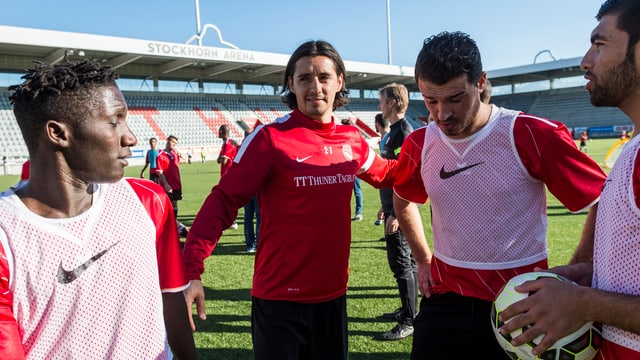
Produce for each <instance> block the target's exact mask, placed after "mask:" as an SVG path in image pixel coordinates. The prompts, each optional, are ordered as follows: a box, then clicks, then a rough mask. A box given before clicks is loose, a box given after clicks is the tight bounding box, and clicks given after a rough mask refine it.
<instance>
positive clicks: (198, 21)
mask: <svg viewBox="0 0 640 360" xmlns="http://www.w3.org/2000/svg"><path fill="white" fill-rule="evenodd" d="M195 2H196V35H198V45H200V46H202V37H200V31H201V28H200V0H195Z"/></svg>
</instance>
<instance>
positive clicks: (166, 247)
mask: <svg viewBox="0 0 640 360" xmlns="http://www.w3.org/2000/svg"><path fill="white" fill-rule="evenodd" d="M127 181H128V182H129V184H130V185H131V187H132V188H133V190H134V191H135V192H136V194H137V195H138V198H139V199H140V201H141V202H142V205H144V207H145V209H146V210H147V213H148V214H149V217H150V218H151V219H152V220H153V222H154V224H155V225H156V256H157V258H158V275H159V278H160V288H161V289H162V290H163V291H166V292H175V291H181V290H183V289H184V288H185V287H186V286H187V284H188V282H189V281H188V280H187V278H186V276H185V269H184V263H183V260H182V252H181V250H180V236H179V235H178V228H177V226H176V219H175V217H174V215H173V208H172V206H171V201H170V200H169V197H168V196H167V194H166V193H165V192H164V190H163V189H162V187H161V186H160V185H158V184H156V183H154V182H152V181H149V180H143V179H133V178H130V179H127Z"/></svg>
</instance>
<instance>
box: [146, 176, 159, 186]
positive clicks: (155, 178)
mask: <svg viewBox="0 0 640 360" xmlns="http://www.w3.org/2000/svg"><path fill="white" fill-rule="evenodd" d="M149 180H151V181H153V182H154V183H156V184H160V176H158V174H149Z"/></svg>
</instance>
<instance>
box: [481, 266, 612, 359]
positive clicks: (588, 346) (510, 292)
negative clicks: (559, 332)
mask: <svg viewBox="0 0 640 360" xmlns="http://www.w3.org/2000/svg"><path fill="white" fill-rule="evenodd" d="M540 277H551V278H554V279H557V280H558V281H571V280H568V279H566V278H563V277H561V276H559V275H556V274H553V273H549V272H542V271H536V272H530V273H525V274H520V275H518V276H515V277H514V278H512V279H511V280H509V281H508V282H507V283H506V284H505V285H504V287H503V288H502V290H501V291H500V294H499V295H498V297H497V298H496V300H495V301H494V302H493V306H492V309H491V327H492V328H493V332H494V334H495V335H496V339H498V343H499V344H500V346H502V348H503V349H504V351H506V353H507V355H508V356H509V357H510V358H511V359H514V360H529V359H531V360H534V359H544V360H565V359H566V360H590V359H592V358H593V357H594V356H595V355H596V353H597V352H598V349H599V348H600V344H601V342H602V337H601V335H600V328H599V327H598V326H597V325H596V324H593V323H592V322H588V323H586V324H584V325H583V326H582V327H581V328H580V329H578V330H576V331H575V332H573V333H572V334H569V335H567V336H565V337H563V338H561V339H559V340H558V341H556V343H555V344H553V345H552V346H551V347H550V348H549V349H547V351H545V352H544V353H542V354H540V355H539V356H535V355H533V354H532V353H531V350H532V349H533V348H534V347H535V346H536V345H537V344H538V343H539V342H540V341H541V340H542V337H543V336H542V335H540V336H539V337H537V338H536V339H534V340H533V341H531V342H529V343H526V344H522V345H520V346H513V345H512V344H511V339H513V338H514V337H516V336H518V335H520V334H521V333H522V329H517V330H514V331H513V332H512V333H510V334H507V335H502V334H500V332H499V331H498V329H499V328H500V327H501V326H502V325H503V322H502V321H500V320H498V315H500V313H501V312H502V310H504V309H505V308H507V307H508V306H509V305H511V304H513V303H515V302H518V301H520V300H522V299H524V298H526V297H527V296H529V294H526V293H519V292H517V291H515V290H514V287H515V286H516V285H520V284H522V283H523V282H525V281H530V280H535V279H538V278H540ZM572 283H573V282H572Z"/></svg>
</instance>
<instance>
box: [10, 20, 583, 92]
mask: <svg viewBox="0 0 640 360" xmlns="http://www.w3.org/2000/svg"><path fill="white" fill-rule="evenodd" d="M65 54H67V56H68V57H69V58H70V59H74V60H75V59H91V60H94V61H98V62H102V63H106V64H109V65H111V66H113V67H115V68H116V69H117V70H118V72H119V73H120V75H121V76H122V77H124V78H138V79H149V80H180V81H190V82H217V83H234V84H236V86H238V87H240V86H241V85H242V84H256V85H269V86H273V87H274V88H275V89H277V88H278V86H280V85H281V82H282V78H283V74H284V71H285V67H286V63H287V61H288V59H289V54H277V53H267V52H259V51H250V50H242V49H232V48H218V47H209V46H198V45H191V44H181V43H167V42H160V41H152V40H141V39H130V38H121V37H110V36H102V35H90V34H81V33H71V32H62V31H52V30H41V29H31V28H21V27H11V26H2V25H0V72H8V73H22V72H24V69H26V68H29V67H31V66H32V65H33V61H34V60H40V61H45V62H48V63H56V62H59V61H61V60H62V59H63V57H64V56H65ZM344 60H345V66H346V68H347V87H348V88H350V89H363V90H375V89H378V88H380V87H382V86H384V85H386V84H389V83H392V82H396V83H400V84H403V85H405V86H407V88H409V90H410V91H412V92H417V91H418V89H417V86H416V84H415V82H414V79H413V70H414V68H413V67H409V66H399V65H388V64H375V63H366V62H356V61H349V60H348V59H344ZM579 62H580V58H572V59H566V60H558V61H551V62H545V63H539V64H531V65H523V66H518V67H513V68H506V69H499V70H493V71H488V77H489V79H491V82H492V84H493V86H500V85H508V84H515V83H526V82H532V81H540V80H552V79H557V78H563V77H571V76H578V75H581V74H583V72H582V71H581V70H580V68H579Z"/></svg>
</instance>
